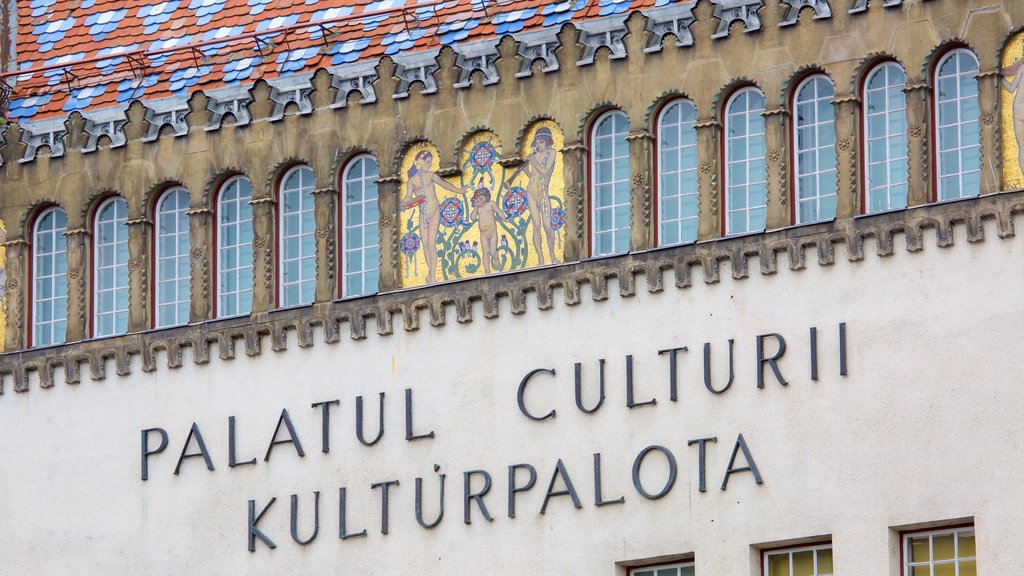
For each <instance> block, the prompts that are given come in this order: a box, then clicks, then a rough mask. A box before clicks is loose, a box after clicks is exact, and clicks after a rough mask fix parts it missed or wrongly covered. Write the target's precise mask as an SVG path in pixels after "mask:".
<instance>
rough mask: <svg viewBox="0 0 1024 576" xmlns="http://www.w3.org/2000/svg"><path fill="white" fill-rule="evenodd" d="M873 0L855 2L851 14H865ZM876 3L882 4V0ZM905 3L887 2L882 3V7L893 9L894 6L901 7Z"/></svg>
mask: <svg viewBox="0 0 1024 576" xmlns="http://www.w3.org/2000/svg"><path fill="white" fill-rule="evenodd" d="M871 1H872V0H854V2H853V7H852V8H850V14H857V13H858V12H864V11H865V10H867V9H868V4H869V3H870V2H871ZM873 1H874V2H880V1H882V0H873ZM902 3H903V0H885V1H884V2H882V6H883V7H885V8H892V7H893V6H899V5H900V4H902Z"/></svg>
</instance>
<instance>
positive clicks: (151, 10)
mask: <svg viewBox="0 0 1024 576" xmlns="http://www.w3.org/2000/svg"><path fill="white" fill-rule="evenodd" d="M177 9H178V0H168V1H167V2H161V3H159V4H151V5H149V6H140V7H139V11H138V12H136V13H135V17H136V18H142V25H143V26H145V28H143V30H142V32H143V33H144V34H156V32H157V31H158V30H159V29H160V25H161V24H163V23H165V22H167V21H168V20H170V19H171V14H174V11H175V10H177Z"/></svg>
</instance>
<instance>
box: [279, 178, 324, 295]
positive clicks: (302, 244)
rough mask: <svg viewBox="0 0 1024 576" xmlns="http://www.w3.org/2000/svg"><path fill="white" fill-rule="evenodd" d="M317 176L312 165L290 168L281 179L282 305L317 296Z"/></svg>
mask: <svg viewBox="0 0 1024 576" xmlns="http://www.w3.org/2000/svg"><path fill="white" fill-rule="evenodd" d="M315 186H316V178H315V177H314V176H313V170H312V169H311V168H310V167H309V166H297V167H295V168H292V169H291V170H289V171H288V172H287V173H286V174H285V175H284V179H282V180H281V191H280V198H279V201H278V206H279V207H280V211H279V216H278V217H279V218H280V219H281V221H280V223H279V225H278V230H280V240H279V241H280V246H279V248H278V257H279V259H280V261H279V262H278V270H279V274H280V276H281V280H280V283H281V292H280V295H279V299H278V302H279V303H280V305H281V306H298V305H300V304H309V303H310V302H312V301H313V298H314V296H315V295H316V235H315V233H316V220H315V218H314V208H313V188H314V187H315Z"/></svg>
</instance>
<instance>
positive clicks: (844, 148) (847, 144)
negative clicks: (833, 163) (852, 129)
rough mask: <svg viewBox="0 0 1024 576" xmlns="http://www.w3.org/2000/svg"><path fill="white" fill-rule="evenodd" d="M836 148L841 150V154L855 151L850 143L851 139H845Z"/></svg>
mask: <svg viewBox="0 0 1024 576" xmlns="http://www.w3.org/2000/svg"><path fill="white" fill-rule="evenodd" d="M836 147H837V148H839V151H840V152H849V151H850V150H852V149H853V143H852V142H850V139H849V138H843V139H842V140H840V141H839V143H838V144H836Z"/></svg>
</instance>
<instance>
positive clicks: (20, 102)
mask: <svg viewBox="0 0 1024 576" xmlns="http://www.w3.org/2000/svg"><path fill="white" fill-rule="evenodd" d="M52 98H53V94H42V95H40V96H29V97H28V98H19V99H17V100H11V101H10V103H9V104H8V107H9V108H10V110H9V111H8V112H7V117H8V118H9V119H11V120H17V119H19V118H31V117H33V116H35V115H36V112H38V111H39V109H40V108H42V107H43V106H46V105H47V104H49V103H50V100H51V99H52Z"/></svg>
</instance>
